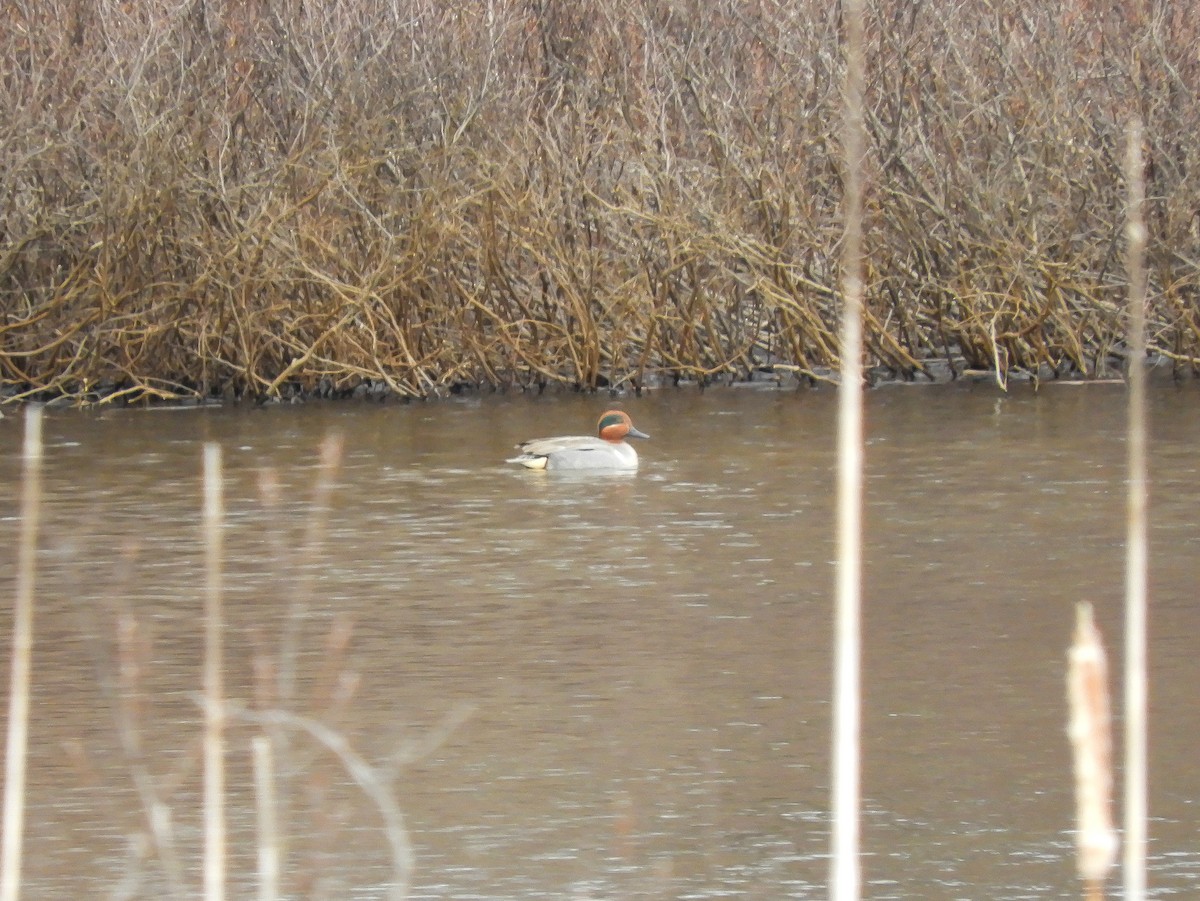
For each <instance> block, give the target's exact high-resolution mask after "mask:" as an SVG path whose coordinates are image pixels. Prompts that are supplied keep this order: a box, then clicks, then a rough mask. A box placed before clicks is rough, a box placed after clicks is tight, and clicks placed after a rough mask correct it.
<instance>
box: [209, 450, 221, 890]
mask: <svg viewBox="0 0 1200 901" xmlns="http://www.w3.org/2000/svg"><path fill="white" fill-rule="evenodd" d="M221 479H222V475H221V448H220V446H219V445H216V444H206V445H205V446H204V568H205V593H204V897H205V899H206V901H224V898H225V748H224V727H225V707H224V698H223V695H224V687H223V685H222V653H221V632H222V628H223V623H222V612H221V588H222V586H221V558H222V550H223V549H222V536H221V528H222V524H223V521H224V516H225V511H224V499H223V494H222V490H221Z"/></svg>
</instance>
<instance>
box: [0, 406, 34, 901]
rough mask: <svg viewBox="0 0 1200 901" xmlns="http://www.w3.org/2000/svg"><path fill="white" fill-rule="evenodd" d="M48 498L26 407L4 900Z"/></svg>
mask: <svg viewBox="0 0 1200 901" xmlns="http://www.w3.org/2000/svg"><path fill="white" fill-rule="evenodd" d="M41 503H42V408H41V407H37V406H30V407H28V408H27V409H26V411H25V446H24V473H23V476H22V479H21V537H20V545H19V547H18V549H17V584H16V598H15V609H14V610H13V643H12V666H11V669H10V679H9V693H8V744H7V746H6V748H5V755H4V843H3V846H2V848H0V899H2V901H16V899H17V897H18V895H19V893H20V888H21V850H22V842H23V840H24V836H25V762H26V754H27V750H28V746H29V689H30V671H31V667H32V660H33V589H34V575H35V571H36V569H37V538H38V514H39V508H40V507H41Z"/></svg>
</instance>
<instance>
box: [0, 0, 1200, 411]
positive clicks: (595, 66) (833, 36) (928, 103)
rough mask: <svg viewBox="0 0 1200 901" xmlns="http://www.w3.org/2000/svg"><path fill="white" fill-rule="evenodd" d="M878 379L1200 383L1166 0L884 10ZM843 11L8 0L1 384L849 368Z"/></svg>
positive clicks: (56, 391)
mask: <svg viewBox="0 0 1200 901" xmlns="http://www.w3.org/2000/svg"><path fill="white" fill-rule="evenodd" d="M868 15H869V20H868V23H867V29H866V42H867V46H866V54H867V60H868V76H867V84H866V110H865V124H866V128H867V132H868V148H867V152H868V158H867V186H868V187H867V196H866V208H865V215H866V221H865V228H866V233H867V234H869V235H870V236H871V240H870V243H869V246H868V247H867V267H868V268H867V271H866V294H865V302H866V311H865V322H864V341H865V347H866V351H867V354H868V357H869V359H868V361H867V362H868V364H869V365H870V366H872V367H875V368H876V369H877V370H878V371H883V372H887V373H892V374H894V375H896V376H899V377H907V378H911V377H920V376H921V373H923V372H927V371H928V370H929V368H930V366H931V363H932V362H933V361H944V362H942V363H940V364H939V365H940V367H941V368H942V369H944V368H945V363H949V366H950V368H951V371H952V372H959V371H961V370H962V369H963V368H976V369H994V370H996V372H997V376H998V377H999V378H1001V379H1004V378H1007V377H1008V375H1009V374H1014V373H1022V372H1024V373H1031V374H1034V375H1035V376H1041V377H1045V376H1047V375H1050V374H1063V373H1070V374H1073V375H1083V376H1086V377H1092V376H1099V375H1105V374H1109V373H1111V372H1112V371H1113V369H1114V368H1119V366H1120V362H1121V358H1122V354H1123V349H1124V340H1125V337H1124V324H1123V320H1122V316H1121V312H1120V310H1121V301H1122V298H1123V297H1124V295H1125V290H1126V285H1125V283H1124V280H1125V276H1124V274H1123V268H1122V265H1121V252H1122V251H1121V240H1120V234H1121V227H1122V222H1123V216H1122V212H1121V210H1122V198H1123V191H1124V180H1123V177H1122V175H1121V158H1122V150H1121V146H1122V133H1123V128H1124V124H1123V123H1124V122H1125V121H1126V120H1127V119H1128V118H1129V116H1130V115H1131V114H1133V113H1137V114H1139V115H1140V116H1141V118H1142V119H1143V120H1144V121H1145V122H1146V179H1147V194H1148V200H1147V212H1148V227H1149V235H1150V240H1149V247H1150V255H1149V258H1148V266H1149V278H1150V283H1149V284H1150V298H1151V303H1150V308H1149V313H1148V322H1147V324H1148V343H1149V349H1150V351H1151V352H1152V353H1154V354H1157V355H1160V356H1162V357H1166V358H1169V359H1171V360H1173V361H1174V362H1175V364H1176V365H1177V367H1178V368H1179V369H1180V370H1181V371H1195V370H1196V368H1197V366H1198V365H1200V313H1198V312H1197V308H1198V304H1197V295H1198V289H1200V269H1198V267H1197V260H1200V189H1198V178H1200V174H1198V173H1200V148H1198V147H1197V145H1196V142H1195V140H1194V135H1195V134H1196V131H1197V129H1198V127H1200V101H1198V99H1197V93H1196V91H1195V85H1196V84H1198V83H1200V59H1198V58H1197V57H1196V55H1195V52H1194V49H1193V48H1194V47H1195V45H1196V43H1197V41H1198V40H1200V35H1198V34H1197V25H1196V23H1195V22H1194V21H1193V19H1194V17H1191V16H1188V15H1186V13H1185V12H1184V11H1183V10H1182V9H1176V8H1174V7H1172V6H1170V5H1167V4H1156V3H1152V2H1148V3H1144V4H1142V3H1136V2H1132V0H1130V2H1122V3H1118V4H1115V5H1112V4H1109V5H1106V6H1103V7H1102V6H1100V5H1096V4H1093V3H1091V2H1089V0H1074V2H1068V3H1064V4H1055V5H1051V6H1046V5H1045V4H1039V3H1035V2H1032V0H1029V2H1025V0H1022V2H1018V3H1016V4H1002V5H996V4H992V3H990V2H987V0H937V2H930V3H924V4H911V3H900V2H894V0H884V2H882V3H879V4H875V5H874V6H873V8H872V10H871V11H870V12H869V14H868ZM840 28H841V25H840V22H839V19H838V14H837V11H836V7H830V6H829V5H828V4H821V3H815V2H801V3H790V2H789V3H783V2H778V0H765V2H751V3H729V2H721V3H718V4H716V5H715V6H714V5H713V4H711V3H699V2H695V0H679V2H668V3H653V2H649V0H635V2H633V3H630V4H621V5H620V8H619V9H618V8H617V7H611V8H610V7H608V6H603V5H601V6H599V7H597V6H596V5H595V4H588V3H583V2H580V0H520V2H518V0H477V2H468V3H457V4H434V3H429V2H424V0H405V2H400V3H381V2H377V0H351V2H347V3H338V4H301V3H298V2H294V0H284V2H282V3H274V4H266V3H261V2H249V3H231V2H197V0H188V2H184V3H177V4H150V5H147V4H129V3H123V2H117V0H101V2H99V3H94V4H93V3H85V2H82V0H37V2H33V0H15V2H14V3H13V4H11V15H10V16H8V17H7V18H6V19H5V21H4V22H2V23H0V73H2V74H0V77H2V78H3V91H0V172H2V174H3V177H2V179H0V388H2V389H3V391H4V392H5V393H6V395H7V396H9V397H22V396H32V395H41V396H46V395H65V396H69V397H74V398H78V399H81V400H96V399H110V400H112V399H138V398H156V397H160V398H178V397H207V396H212V395H219V396H246V397H255V398H265V397H272V396H280V395H284V396H286V395H288V394H291V393H295V392H305V393H315V394H321V395H342V394H351V393H355V392H359V393H376V392H386V393H389V394H393V395H400V396H414V397H416V396H427V395H431V394H439V393H444V392H446V391H450V390H454V389H456V388H460V387H471V386H485V385H487V386H495V387H501V388H540V387H543V386H545V385H548V384H555V383H560V384H565V385H573V386H579V387H583V388H594V387H597V386H600V385H605V384H609V385H631V386H635V387H636V386H639V385H642V384H645V383H647V382H648V381H652V380H656V379H662V378H667V379H671V378H687V379H698V380H708V379H713V378H746V377H750V376H751V375H752V374H754V373H755V372H757V371H758V370H760V369H762V368H765V367H775V368H776V369H777V370H778V371H783V372H788V373H796V374H797V375H800V376H809V377H816V378H822V377H824V375H825V373H827V372H829V371H830V370H831V369H832V368H833V367H836V366H837V364H838V350H837V348H838V341H837V333H836V322H837V316H838V308H839V288H838V280H837V279H838V260H839V258H840V257H839V255H840V247H839V242H840V234H841V232H840V219H839V212H838V211H839V207H840V204H841V202H842V173H841V166H840V163H839V159H840V146H839V145H840V137H839V128H840V121H841V119H840V116H841V114H840V109H841V106H840V104H841V97H840V90H839V87H838V86H839V85H840V84H841V66H842V62H841V55H840V51H839V39H840Z"/></svg>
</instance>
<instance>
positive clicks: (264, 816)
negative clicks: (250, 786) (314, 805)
mask: <svg viewBox="0 0 1200 901" xmlns="http://www.w3.org/2000/svg"><path fill="white" fill-rule="evenodd" d="M252 747H253V751H254V795H255V803H256V806H257V808H258V899H259V901H275V899H277V898H278V897H279V823H278V822H277V819H276V811H277V802H276V798H275V758H274V755H273V754H272V751H271V740H270V739H269V738H267V737H266V736H265V735H257V736H255V737H254V740H253V742H252Z"/></svg>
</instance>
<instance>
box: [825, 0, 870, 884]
mask: <svg viewBox="0 0 1200 901" xmlns="http://www.w3.org/2000/svg"><path fill="white" fill-rule="evenodd" d="M845 12H846V19H845V21H846V86H845V123H844V128H845V136H844V148H845V161H844V164H845V184H846V196H845V216H846V222H845V229H846V234H845V245H844V257H843V261H842V268H843V271H842V279H843V288H842V295H843V300H842V341H841V345H842V346H841V367H842V372H841V383H840V385H839V391H838V480H837V484H838V490H837V502H838V514H837V518H838V571H837V573H838V574H837V613H836V618H835V619H836V630H835V642H836V644H835V651H834V660H835V662H834V734H833V755H832V756H833V799H832V807H833V829H832V849H831V866H830V897H831V898H833V899H834V901H855V899H857V898H858V897H859V895H860V892H861V881H862V874H861V869H860V862H859V800H860V799H859V795H860V778H861V777H860V765H861V764H860V753H861V752H860V748H859V741H860V730H861V719H862V711H861V707H862V702H861V698H860V682H861V674H860V666H861V656H862V649H861V644H862V635H861V618H862V610H861V606H862V584H861V583H862V573H861V569H862V493H863V492H862V483H863V476H862V457H863V451H862V393H863V389H862V305H863V251H862V211H863V174H862V169H863V153H864V151H863V147H864V143H865V139H864V134H863V132H864V129H863V69H864V61H863V4H862V0H846V2H845Z"/></svg>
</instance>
